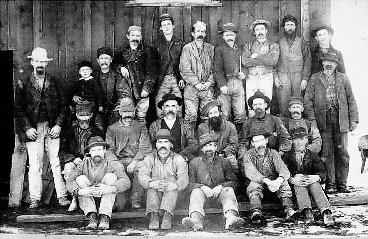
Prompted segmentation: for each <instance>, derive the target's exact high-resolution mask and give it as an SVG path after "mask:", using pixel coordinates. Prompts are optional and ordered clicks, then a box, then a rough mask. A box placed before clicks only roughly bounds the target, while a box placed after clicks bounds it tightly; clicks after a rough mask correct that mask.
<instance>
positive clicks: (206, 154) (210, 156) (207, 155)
mask: <svg viewBox="0 0 368 239" xmlns="http://www.w3.org/2000/svg"><path fill="white" fill-rule="evenodd" d="M214 156H215V151H213V150H206V151H204V152H203V157H204V158H205V159H213V157H214Z"/></svg>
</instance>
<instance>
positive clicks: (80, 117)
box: [75, 114, 93, 120]
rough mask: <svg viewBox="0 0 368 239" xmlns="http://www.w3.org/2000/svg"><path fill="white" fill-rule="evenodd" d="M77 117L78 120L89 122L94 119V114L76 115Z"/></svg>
mask: <svg viewBox="0 0 368 239" xmlns="http://www.w3.org/2000/svg"><path fill="white" fill-rule="evenodd" d="M75 116H77V119H78V120H89V119H91V118H92V116H93V114H89V115H78V114H75Z"/></svg>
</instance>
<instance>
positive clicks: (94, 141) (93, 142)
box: [84, 136, 110, 153]
mask: <svg viewBox="0 0 368 239" xmlns="http://www.w3.org/2000/svg"><path fill="white" fill-rule="evenodd" d="M95 146H104V147H105V148H106V149H108V148H109V147H110V146H109V144H108V143H106V142H105V141H104V140H103V138H102V137H101V136H94V137H91V138H90V139H89V141H88V145H87V147H86V148H85V149H84V152H85V153H88V152H89V150H90V149H91V148H92V147H95Z"/></svg>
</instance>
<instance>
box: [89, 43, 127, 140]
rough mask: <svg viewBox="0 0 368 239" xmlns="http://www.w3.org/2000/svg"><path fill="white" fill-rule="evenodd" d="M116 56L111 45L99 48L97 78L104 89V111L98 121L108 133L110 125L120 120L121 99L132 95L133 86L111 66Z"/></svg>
mask: <svg viewBox="0 0 368 239" xmlns="http://www.w3.org/2000/svg"><path fill="white" fill-rule="evenodd" d="M113 58H114V55H113V52H112V50H111V48H109V47H101V48H98V49H97V63H98V65H99V67H100V70H99V71H98V72H97V74H96V76H95V79H96V80H97V82H98V84H99V85H100V88H101V90H102V99H103V102H102V103H103V108H104V111H103V112H102V113H100V114H99V118H100V119H101V120H100V121H102V122H97V123H99V124H102V125H99V127H100V128H102V129H103V131H104V133H106V129H107V127H108V126H109V125H112V124H113V123H115V122H116V121H118V120H119V99H121V98H124V97H132V88H131V86H130V84H129V81H128V79H127V78H126V77H123V76H122V75H121V74H119V73H118V72H117V71H115V70H114V69H113V68H112V67H111V62H112V60H113Z"/></svg>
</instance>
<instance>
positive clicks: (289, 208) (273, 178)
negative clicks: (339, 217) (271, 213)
mask: <svg viewBox="0 0 368 239" xmlns="http://www.w3.org/2000/svg"><path fill="white" fill-rule="evenodd" d="M270 135H271V134H270V132H268V131H267V130H265V129H258V130H256V131H253V132H252V133H251V134H250V135H249V136H248V137H249V138H250V139H251V144H252V148H251V149H250V150H248V151H247V152H246V153H245V154H244V155H242V157H241V159H242V161H243V164H242V165H243V172H244V174H245V177H247V178H248V179H249V180H250V183H249V185H248V187H247V195H248V197H249V200H250V209H251V217H250V220H251V222H252V223H254V224H261V223H264V222H265V221H264V216H263V213H262V203H261V200H262V198H263V192H264V190H266V189H267V190H269V191H270V192H272V193H276V194H277V197H278V198H279V199H280V200H281V204H282V205H283V207H284V212H285V214H286V219H287V220H290V219H296V217H297V216H298V214H297V212H296V211H295V210H294V209H293V202H292V191H291V188H290V186H289V183H288V180H289V178H290V172H289V170H288V168H287V166H286V165H285V163H284V162H283V160H282V159H281V157H280V154H279V153H278V152H277V151H276V150H274V149H270V148H269V147H267V142H268V140H269V139H270Z"/></svg>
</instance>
